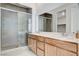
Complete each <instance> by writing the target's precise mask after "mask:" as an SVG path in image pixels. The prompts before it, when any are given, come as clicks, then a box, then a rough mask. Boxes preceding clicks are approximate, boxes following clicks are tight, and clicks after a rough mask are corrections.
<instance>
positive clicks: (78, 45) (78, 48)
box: [78, 44, 79, 56]
mask: <svg viewBox="0 0 79 59" xmlns="http://www.w3.org/2000/svg"><path fill="white" fill-rule="evenodd" d="M78 56H79V44H78Z"/></svg>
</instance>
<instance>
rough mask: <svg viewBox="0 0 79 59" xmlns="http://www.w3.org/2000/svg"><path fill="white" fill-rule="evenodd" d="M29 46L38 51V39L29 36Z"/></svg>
mask: <svg viewBox="0 0 79 59" xmlns="http://www.w3.org/2000/svg"><path fill="white" fill-rule="evenodd" d="M28 46H29V48H30V49H31V50H32V51H33V52H34V53H36V39H34V38H31V37H29V38H28Z"/></svg>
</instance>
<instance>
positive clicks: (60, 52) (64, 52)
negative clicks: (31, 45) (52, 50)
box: [57, 48, 76, 56]
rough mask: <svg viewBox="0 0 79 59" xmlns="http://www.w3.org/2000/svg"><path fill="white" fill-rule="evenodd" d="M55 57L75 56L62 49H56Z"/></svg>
mask: <svg viewBox="0 0 79 59" xmlns="http://www.w3.org/2000/svg"><path fill="white" fill-rule="evenodd" d="M57 56H76V54H75V53H72V52H70V51H67V50H64V49H60V48H57Z"/></svg>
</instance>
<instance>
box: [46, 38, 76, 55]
mask: <svg viewBox="0 0 79 59" xmlns="http://www.w3.org/2000/svg"><path fill="white" fill-rule="evenodd" d="M45 55H49V56H50V55H52V56H54V55H56V56H77V44H76V43H71V42H65V41H60V40H56V39H49V38H48V39H46V40H45Z"/></svg>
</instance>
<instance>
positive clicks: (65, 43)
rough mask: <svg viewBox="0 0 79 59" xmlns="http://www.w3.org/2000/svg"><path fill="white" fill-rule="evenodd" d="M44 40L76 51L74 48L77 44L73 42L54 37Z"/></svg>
mask: <svg viewBox="0 0 79 59" xmlns="http://www.w3.org/2000/svg"><path fill="white" fill-rule="evenodd" d="M45 42H46V43H49V44H51V45H55V46H57V47H60V48H63V49H67V50H70V51H73V52H77V50H76V47H77V44H75V43H71V42H65V41H61V40H56V39H46V41H45Z"/></svg>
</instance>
